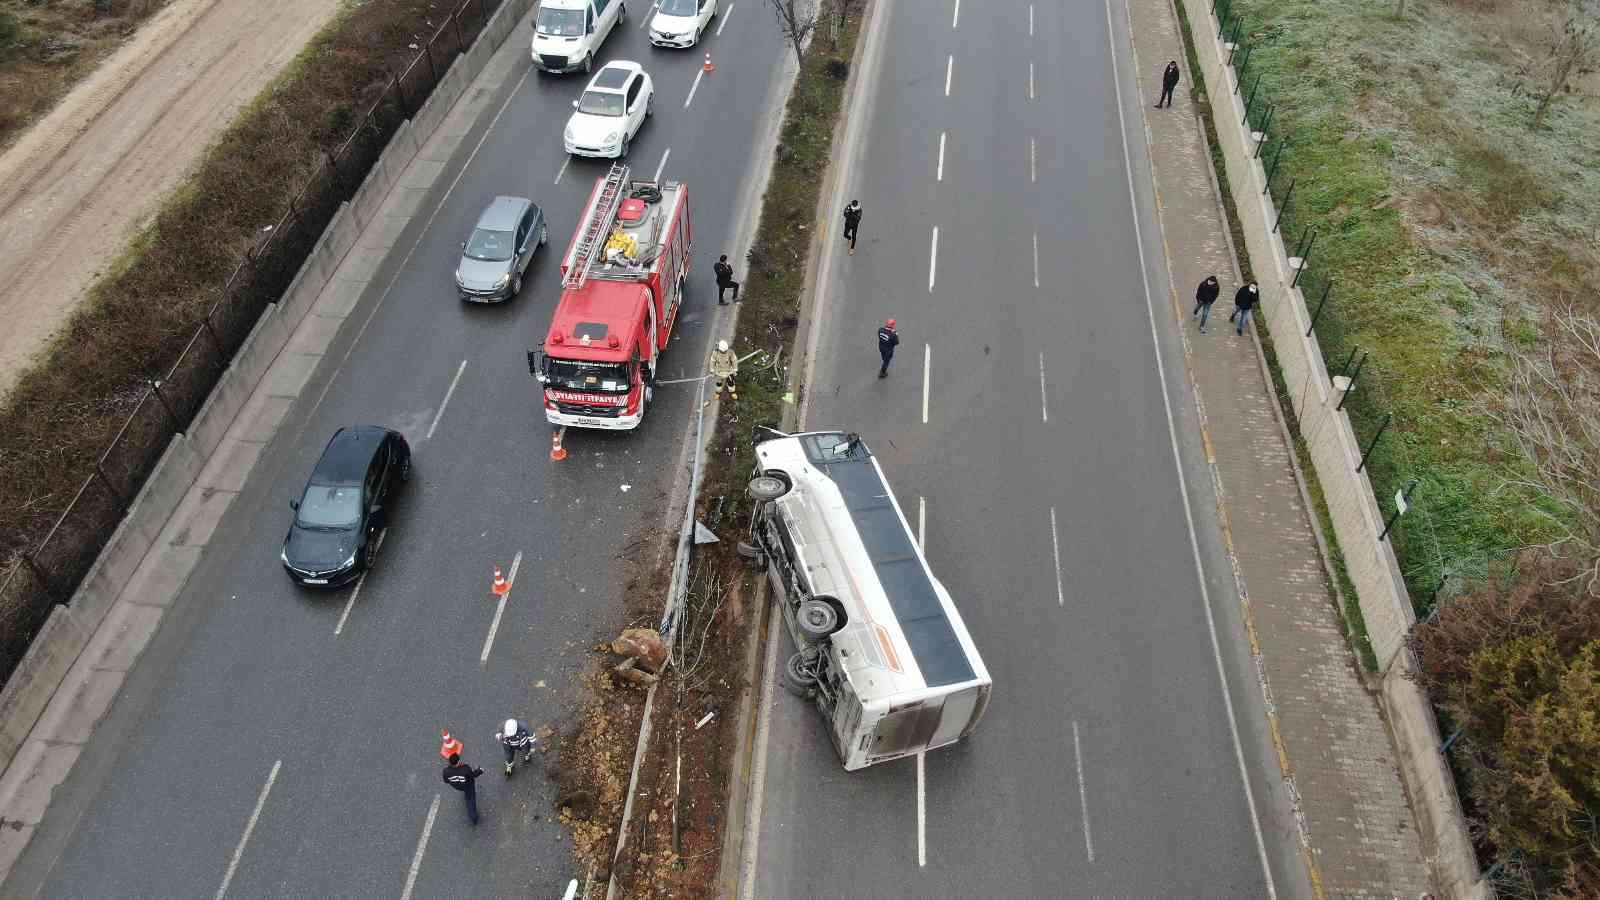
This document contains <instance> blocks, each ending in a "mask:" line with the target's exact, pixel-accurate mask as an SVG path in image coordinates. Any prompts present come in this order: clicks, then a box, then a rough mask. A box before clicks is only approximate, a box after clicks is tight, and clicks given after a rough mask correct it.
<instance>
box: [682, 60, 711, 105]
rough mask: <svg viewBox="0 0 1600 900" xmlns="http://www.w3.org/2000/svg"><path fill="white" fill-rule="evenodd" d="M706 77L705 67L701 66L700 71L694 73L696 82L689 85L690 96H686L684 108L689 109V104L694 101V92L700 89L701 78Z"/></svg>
mask: <svg viewBox="0 0 1600 900" xmlns="http://www.w3.org/2000/svg"><path fill="white" fill-rule="evenodd" d="M705 77H706V70H705V69H704V68H701V69H700V71H698V72H695V73H694V84H691V85H689V96H687V97H685V98H684V100H683V108H684V109H688V108H689V104H691V103H693V102H694V92H695V91H698V90H700V80H701V79H702V78H705Z"/></svg>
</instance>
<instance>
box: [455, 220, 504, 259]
mask: <svg viewBox="0 0 1600 900" xmlns="http://www.w3.org/2000/svg"><path fill="white" fill-rule="evenodd" d="M465 253H466V256H467V259H481V260H483V261H485V262H505V261H506V260H508V259H510V258H511V232H509V231H493V230H490V229H488V228H474V229H473V230H472V237H471V238H469V239H468V240H467V249H466V251H465Z"/></svg>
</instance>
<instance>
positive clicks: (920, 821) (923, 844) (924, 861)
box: [917, 753, 928, 868]
mask: <svg viewBox="0 0 1600 900" xmlns="http://www.w3.org/2000/svg"><path fill="white" fill-rule="evenodd" d="M926 755H927V754H926V753H918V754H917V865H918V866H921V867H924V868H925V867H926V866H927V865H928V779H927V775H926V772H925V771H924V770H925V768H926V766H925V765H924V763H923V757H925V756H926Z"/></svg>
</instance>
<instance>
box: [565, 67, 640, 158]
mask: <svg viewBox="0 0 1600 900" xmlns="http://www.w3.org/2000/svg"><path fill="white" fill-rule="evenodd" d="M655 98H656V90H655V85H653V84H652V83H651V82H650V76H649V75H648V74H646V73H645V71H644V66H641V65H639V64H638V63H636V62H630V61H628V60H625V59H619V60H616V61H615V62H609V63H606V66H605V68H603V69H601V70H600V71H599V72H596V73H595V76H594V77H593V78H591V79H590V80H589V86H588V87H586V88H584V89H583V96H582V97H580V98H579V99H577V100H574V101H572V106H573V108H574V109H576V110H577V111H576V112H574V113H573V114H572V118H571V119H568V120H567V130H566V132H565V133H564V134H563V135H562V137H563V139H564V141H565V144H566V148H567V152H568V153H571V154H574V155H576V156H600V157H605V158H607V159H621V158H622V157H624V156H627V155H628V144H629V142H631V141H632V140H633V137H634V135H636V134H638V133H639V128H640V127H641V126H643V125H644V120H645V119H648V118H649V117H650V115H651V113H653V112H654V111H655V110H654V109H653V108H652V107H653V106H654V104H655Z"/></svg>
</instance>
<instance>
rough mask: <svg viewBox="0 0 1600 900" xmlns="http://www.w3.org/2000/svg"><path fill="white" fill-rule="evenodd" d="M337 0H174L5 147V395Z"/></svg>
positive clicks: (1, 318)
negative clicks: (147, 218)
mask: <svg viewBox="0 0 1600 900" xmlns="http://www.w3.org/2000/svg"><path fill="white" fill-rule="evenodd" d="M339 2H340V0H272V2H270V3H263V2H261V0H177V2H174V3H172V4H171V5H170V6H168V7H167V8H166V9H164V10H162V11H161V12H160V13H158V14H157V15H156V16H155V17H154V18H153V19H151V20H150V21H149V22H148V23H146V24H145V25H144V27H142V28H141V29H140V30H139V31H138V33H137V34H135V35H134V37H133V38H132V39H131V40H129V42H128V43H127V44H126V45H125V46H123V47H122V48H121V49H120V50H118V51H117V53H116V54H114V55H113V56H112V57H111V58H110V59H109V60H107V61H106V64H105V65H104V66H102V67H101V68H100V69H99V70H98V71H96V72H95V73H94V74H93V75H91V76H90V77H89V78H87V79H85V81H84V82H83V83H82V84H80V85H78V87H77V88H76V89H74V90H73V92H72V93H71V94H70V95H68V96H67V98H66V99H64V100H63V101H62V102H61V104H60V105H59V106H57V108H56V109H55V110H54V111H53V112H51V113H50V115H49V116H47V117H45V119H44V120H43V121H41V122H40V123H39V124H38V125H36V126H34V127H33V129H32V130H30V131H29V132H28V134H26V135H24V136H23V137H22V138H21V139H20V140H18V141H17V143H16V144H15V145H13V146H12V147H11V148H10V149H9V150H7V151H6V153H5V155H4V156H3V157H0V322H4V323H5V327H4V328H3V329H0V396H3V395H4V394H6V393H8V392H9V391H10V390H11V388H12V387H13V386H14V385H15V384H16V382H17V379H18V378H19V377H20V375H21V373H22V370H23V369H24V368H25V367H26V365H27V364H28V363H29V362H30V361H31V360H33V359H36V358H37V357H38V356H39V354H40V353H41V351H43V350H44V349H45V348H46V347H47V346H48V345H49V342H50V339H51V336H52V335H53V334H55V333H56V331H57V329H58V328H60V327H61V326H62V325H63V324H64V323H65V322H66V321H67V318H68V316H69V315H70V314H71V312H72V310H73V308H74V307H75V306H76V305H77V303H78V302H79V301H80V300H81V299H82V298H83V296H84V294H85V292H86V290H87V289H88V287H89V286H90V284H91V283H92V281H93V279H94V277H95V276H96V275H97V274H98V273H99V272H100V270H101V269H102V268H103V267H104V266H105V265H106V264H107V263H109V262H110V261H111V260H112V259H113V258H115V257H116V255H117V254H118V253H119V252H120V251H121V249H122V247H123V246H124V245H125V244H126V243H127V241H128V239H129V238H130V237H131V236H132V234H133V233H134V232H135V230H136V229H137V228H138V226H139V225H140V223H141V222H142V221H143V220H144V217H145V216H147V215H148V214H150V213H151V212H152V211H153V210H154V208H155V202H156V201H159V199H160V198H161V197H162V196H163V195H165V194H166V193H167V191H169V190H170V189H171V188H172V187H173V186H174V185H176V184H177V183H178V181H179V180H180V179H181V178H182V177H183V176H184V175H185V174H186V173H187V172H188V171H189V170H190V168H191V167H192V166H193V165H194V163H195V161H196V160H197V158H198V157H199V155H200V152H201V151H202V150H204V149H205V147H206V145H207V144H208V143H209V142H210V141H211V140H212V138H213V137H215V135H216V134H217V132H218V131H220V130H221V129H222V128H223V127H225V126H226V125H227V124H228V123H229V122H230V121H231V120H232V119H233V116H234V113H235V112H236V111H237V110H238V109H239V108H240V107H241V106H242V105H244V104H245V103H247V102H249V101H250V99H251V98H253V97H254V96H255V95H256V94H257V93H258V92H259V91H260V90H261V88H262V87H263V86H265V85H266V83H267V82H268V81H269V80H271V79H272V78H273V77H274V76H275V75H277V74H278V72H279V71H280V70H282V68H283V66H284V65H285V64H287V63H288V62H289V61H290V60H291V59H293V58H294V55H295V54H296V53H298V52H299V51H300V49H301V48H302V47H303V46H305V43H306V41H307V40H309V39H310V38H311V37H312V35H314V34H316V32H317V30H318V29H319V28H321V27H322V26H323V25H324V24H326V23H327V21H328V20H329V19H330V18H332V17H333V15H334V14H335V13H336V12H337V11H338V9H339Z"/></svg>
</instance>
